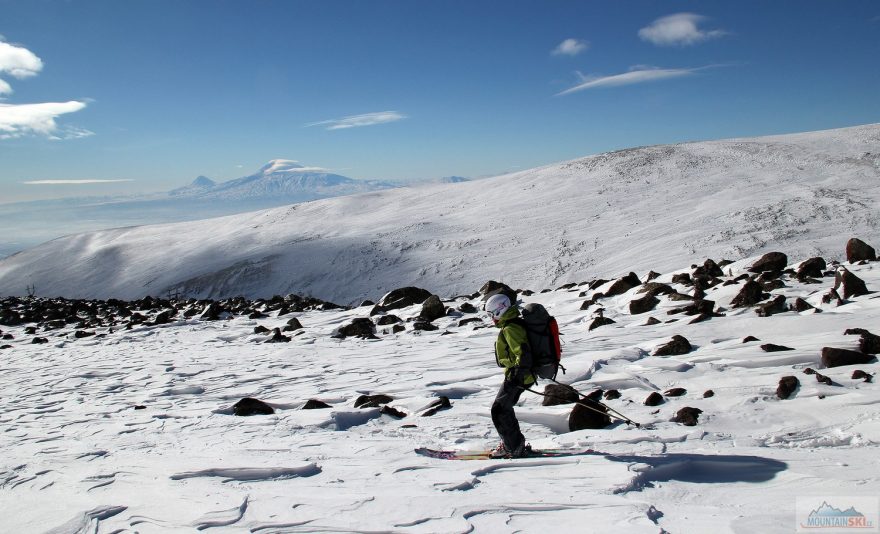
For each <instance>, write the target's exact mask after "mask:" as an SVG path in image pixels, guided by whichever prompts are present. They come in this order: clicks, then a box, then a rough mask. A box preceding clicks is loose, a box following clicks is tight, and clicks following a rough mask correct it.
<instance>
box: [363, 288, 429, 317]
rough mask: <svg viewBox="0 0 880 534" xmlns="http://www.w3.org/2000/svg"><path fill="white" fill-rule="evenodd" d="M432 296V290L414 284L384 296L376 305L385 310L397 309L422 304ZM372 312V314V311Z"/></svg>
mask: <svg viewBox="0 0 880 534" xmlns="http://www.w3.org/2000/svg"><path fill="white" fill-rule="evenodd" d="M430 296H431V292H430V291H428V290H427V289H422V288H419V287H412V286H410V287H402V288H399V289H395V290H393V291H391V292H389V293H388V294H387V295H385V296H384V297H382V299H381V300H380V301H379V303H378V304H377V305H376V307H377V308H379V309H381V310H384V311H390V310H397V309H400V308H406V307H408V306H412V305H414V304H421V303H423V302H425V300H427V299H428V297H430ZM374 310H375V308H374ZM370 314H371V315H372V312H370Z"/></svg>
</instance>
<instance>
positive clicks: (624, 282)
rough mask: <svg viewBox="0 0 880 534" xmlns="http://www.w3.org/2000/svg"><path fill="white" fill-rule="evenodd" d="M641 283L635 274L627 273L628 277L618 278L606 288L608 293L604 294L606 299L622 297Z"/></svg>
mask: <svg viewBox="0 0 880 534" xmlns="http://www.w3.org/2000/svg"><path fill="white" fill-rule="evenodd" d="M641 283H642V281H641V280H639V277H638V276H636V273H629V274H628V275H626V276H624V277H623V278H620V279H619V280H617V281H616V282H614V283H613V284H611V287H610V288H608V291H606V292H605V296H606V297H614V296H617V295H623V294H624V293H626V292H627V291H629V290H630V289H632V288H634V287H636V286H639V285H641Z"/></svg>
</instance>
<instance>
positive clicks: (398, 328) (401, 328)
mask: <svg viewBox="0 0 880 534" xmlns="http://www.w3.org/2000/svg"><path fill="white" fill-rule="evenodd" d="M404 330H406V327H405V326H403V325H402V324H396V325H394V326H392V327H391V333H393V334H399V333H400V332H403V331H404Z"/></svg>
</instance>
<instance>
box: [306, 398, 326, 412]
mask: <svg viewBox="0 0 880 534" xmlns="http://www.w3.org/2000/svg"><path fill="white" fill-rule="evenodd" d="M327 408H332V406H330V405H329V404H327V403H326V402H324V401H319V400H318V399H309V400H308V401H306V403H305V405H304V406H303V407H302V409H303V410H324V409H327Z"/></svg>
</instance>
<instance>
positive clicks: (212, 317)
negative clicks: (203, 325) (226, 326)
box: [199, 301, 224, 321]
mask: <svg viewBox="0 0 880 534" xmlns="http://www.w3.org/2000/svg"><path fill="white" fill-rule="evenodd" d="M223 311H224V310H223V307H222V306H220V304H218V303H217V302H214V301H211V303H210V304H208V305H207V306H206V307H205V309H204V310H202V314H201V315H200V316H199V319H201V320H203V321H216V320H217V319H219V318H220V314H221V313H223Z"/></svg>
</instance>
